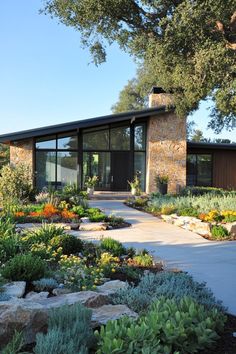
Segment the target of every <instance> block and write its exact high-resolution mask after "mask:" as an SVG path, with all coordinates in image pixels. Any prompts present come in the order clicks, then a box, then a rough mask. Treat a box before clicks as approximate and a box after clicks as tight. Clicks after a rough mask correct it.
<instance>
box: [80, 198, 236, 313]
mask: <svg viewBox="0 0 236 354" xmlns="http://www.w3.org/2000/svg"><path fill="white" fill-rule="evenodd" d="M90 204H91V206H93V207H99V208H100V209H102V210H104V211H105V212H106V213H107V214H111V213H114V214H115V215H117V216H122V217H123V218H124V219H125V220H127V221H128V222H130V223H131V224H132V226H131V227H130V228H125V229H119V230H111V231H103V232H99V231H97V232H94V231H93V232H88V231H87V232H86V231H85V232H79V236H80V237H82V238H83V239H87V240H96V239H100V238H101V237H102V236H110V237H113V238H115V239H117V240H119V241H121V242H123V243H124V244H125V245H126V246H128V247H129V246H133V247H135V248H139V249H140V248H146V249H148V250H149V251H151V252H152V254H153V256H154V257H155V258H157V259H162V260H164V262H165V263H166V265H167V266H168V267H171V268H173V267H177V268H180V269H182V270H185V271H188V272H189V273H190V274H191V275H193V277H194V279H196V280H198V281H205V282H206V283H207V285H208V287H209V288H211V289H212V290H213V292H214V294H215V296H216V297H217V298H218V299H220V300H222V301H223V303H224V305H225V306H227V307H228V309H229V312H230V313H232V314H234V315H236V241H225V242H222V241H221V242H213V241H208V240H206V239H204V238H203V237H201V236H199V235H197V234H194V233H192V232H190V231H187V230H183V229H181V228H179V227H177V226H174V225H170V224H167V223H165V222H162V221H161V220H160V219H158V218H155V217H153V216H152V215H149V214H146V213H143V212H140V211H137V210H135V209H132V208H129V207H127V206H125V205H124V204H123V203H122V202H120V201H114V200H109V201H101V200H100V201H92V202H90Z"/></svg>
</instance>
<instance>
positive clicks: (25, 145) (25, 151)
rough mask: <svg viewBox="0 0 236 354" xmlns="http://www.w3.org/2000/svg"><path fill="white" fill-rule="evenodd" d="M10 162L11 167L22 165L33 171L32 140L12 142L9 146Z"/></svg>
mask: <svg viewBox="0 0 236 354" xmlns="http://www.w3.org/2000/svg"><path fill="white" fill-rule="evenodd" d="M10 162H11V163H12V164H13V165H17V164H19V163H24V164H27V165H28V166H30V167H31V168H32V169H33V139H28V140H20V141H15V142H13V143H12V145H11V146H10ZM32 172H33V171H32Z"/></svg>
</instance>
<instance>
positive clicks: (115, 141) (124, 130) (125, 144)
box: [111, 127, 130, 150]
mask: <svg viewBox="0 0 236 354" xmlns="http://www.w3.org/2000/svg"><path fill="white" fill-rule="evenodd" d="M129 149H130V127H117V128H112V129H111V150H129Z"/></svg>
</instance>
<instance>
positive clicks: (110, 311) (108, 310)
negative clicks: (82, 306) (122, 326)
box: [92, 305, 138, 328]
mask: <svg viewBox="0 0 236 354" xmlns="http://www.w3.org/2000/svg"><path fill="white" fill-rule="evenodd" d="M123 316H129V317H132V318H137V317H138V314H137V313H136V312H134V311H132V310H130V309H129V308H128V307H127V306H126V305H104V306H102V307H99V308H96V309H93V312H92V326H93V327H94V328H95V327H98V326H101V325H105V324H106V323H107V322H108V321H110V320H118V319H119V318H121V317H123Z"/></svg>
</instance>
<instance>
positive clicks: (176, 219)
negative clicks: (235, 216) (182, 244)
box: [161, 214, 236, 241]
mask: <svg viewBox="0 0 236 354" xmlns="http://www.w3.org/2000/svg"><path fill="white" fill-rule="evenodd" d="M161 218H162V219H163V220H164V221H165V222H167V223H169V224H173V225H175V226H179V227H181V228H183V229H186V230H189V231H192V232H195V233H197V234H199V235H201V236H203V237H205V238H206V239H208V240H212V241H215V240H216V239H217V240H219V241H220V240H221V241H225V240H229V241H233V240H236V222H233V223H224V224H222V223H217V222H204V221H202V220H200V219H198V218H195V217H191V216H178V215H177V214H171V215H161ZM213 226H214V227H219V226H221V227H223V228H225V229H226V230H227V231H228V234H226V235H225V236H224V235H222V237H220V235H219V237H214V236H212V228H213Z"/></svg>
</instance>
